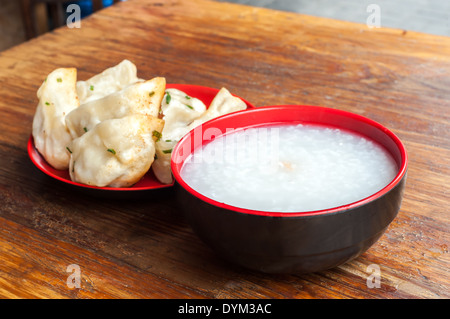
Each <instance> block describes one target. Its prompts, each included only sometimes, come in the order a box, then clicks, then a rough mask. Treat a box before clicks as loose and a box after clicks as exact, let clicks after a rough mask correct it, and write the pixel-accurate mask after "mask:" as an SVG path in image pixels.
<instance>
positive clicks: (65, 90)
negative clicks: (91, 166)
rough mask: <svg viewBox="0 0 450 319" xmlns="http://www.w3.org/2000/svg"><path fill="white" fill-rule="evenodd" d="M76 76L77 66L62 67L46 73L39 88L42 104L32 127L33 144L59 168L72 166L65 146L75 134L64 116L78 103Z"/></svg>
mask: <svg viewBox="0 0 450 319" xmlns="http://www.w3.org/2000/svg"><path fill="white" fill-rule="evenodd" d="M76 80H77V70H76V69H75V68H59V69H56V70H54V71H53V72H51V73H50V74H49V75H48V76H47V79H46V80H45V81H44V83H42V85H41V86H40V88H39V90H38V91H37V97H38V98H39V104H38V106H37V109H36V113H35V115H34V118H33V129H32V135H33V138H34V145H35V147H36V149H37V150H38V151H39V153H40V154H41V155H42V156H43V157H44V158H45V160H46V161H47V163H49V164H50V165H51V166H53V167H54V168H56V169H60V170H64V169H67V168H68V167H69V152H68V151H67V149H66V147H67V145H68V144H69V143H70V142H71V140H72V138H71V136H70V133H69V131H68V130H67V128H66V124H65V117H66V115H67V114H68V113H69V112H70V111H72V110H74V109H76V108H77V107H78V106H79V101H78V97H77V92H76Z"/></svg>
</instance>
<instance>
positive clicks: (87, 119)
mask: <svg viewBox="0 0 450 319" xmlns="http://www.w3.org/2000/svg"><path fill="white" fill-rule="evenodd" d="M165 87H166V80H165V78H162V77H156V78H153V79H151V80H148V81H145V82H139V83H135V84H132V85H129V86H127V87H126V88H124V89H122V90H120V91H117V92H114V93H111V94H109V95H107V96H105V97H103V98H101V99H98V100H94V101H90V102H87V103H84V104H82V105H80V107H78V108H77V109H76V110H73V111H72V112H71V113H70V114H68V115H67V116H66V125H67V128H68V129H69V132H70V134H71V135H72V137H73V138H77V137H79V136H81V135H83V134H84V133H85V132H87V131H89V130H92V129H93V128H94V127H95V125H97V124H98V123H100V122H102V121H104V120H108V119H118V118H121V117H124V116H126V115H130V114H144V115H150V116H154V117H158V113H159V110H160V107H161V101H162V98H163V96H164V89H165Z"/></svg>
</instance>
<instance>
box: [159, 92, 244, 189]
mask: <svg viewBox="0 0 450 319" xmlns="http://www.w3.org/2000/svg"><path fill="white" fill-rule="evenodd" d="M167 91H168V92H169V93H170V94H171V95H174V96H175V97H176V99H175V100H176V101H177V103H174V104H170V103H168V104H167V103H166V105H164V103H165V102H166V101H165V100H166V98H165V99H163V106H161V110H162V111H163V115H164V116H163V119H164V120H165V121H166V125H165V126H164V129H163V133H162V137H161V139H160V140H159V141H158V142H157V143H156V156H157V158H156V159H155V162H154V163H153V165H152V170H153V173H154V174H155V176H156V178H157V179H158V180H159V181H160V182H161V183H164V184H170V183H172V182H173V176H172V171H171V168H170V160H171V155H172V154H171V152H172V149H173V147H175V145H176V144H177V143H178V141H179V140H180V139H181V138H182V137H183V136H184V135H186V134H187V133H188V132H189V131H191V130H193V129H194V128H196V127H197V126H199V125H201V124H202V123H204V122H206V121H208V120H210V119H213V118H216V117H218V116H221V115H224V114H228V113H231V112H234V111H239V110H244V109H246V108H247V105H246V104H245V102H244V101H242V100H241V99H240V98H238V97H235V96H233V95H232V94H231V93H230V92H229V91H228V90H227V89H226V88H222V89H220V90H219V92H217V94H216V96H215V97H214V99H213V100H212V102H211V104H210V106H209V108H208V109H207V110H205V109H203V108H202V107H200V106H199V107H198V108H195V109H194V110H196V111H197V112H196V113H194V112H192V113H188V112H187V110H186V109H187V107H186V105H187V104H185V103H186V102H187V101H191V100H193V98H191V97H188V96H186V94H185V93H183V92H181V91H180V92H181V93H180V92H177V93H176V94H174V93H171V91H169V90H167ZM166 97H167V95H166ZM183 98H184V99H185V100H183ZM170 100H172V99H170ZM199 102H201V101H199ZM201 103H202V102H201ZM202 104H203V103H202ZM190 105H191V107H192V108H193V106H194V104H190ZM181 110H182V111H183V112H181ZM191 111H193V110H191ZM186 114H188V115H191V116H190V117H189V116H187V115H186Z"/></svg>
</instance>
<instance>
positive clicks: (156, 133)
mask: <svg viewBox="0 0 450 319" xmlns="http://www.w3.org/2000/svg"><path fill="white" fill-rule="evenodd" d="M152 135H153V136H154V137H156V141H157V142H158V141H159V140H160V139H161V137H162V134H161V133H160V132H158V131H153V133H152Z"/></svg>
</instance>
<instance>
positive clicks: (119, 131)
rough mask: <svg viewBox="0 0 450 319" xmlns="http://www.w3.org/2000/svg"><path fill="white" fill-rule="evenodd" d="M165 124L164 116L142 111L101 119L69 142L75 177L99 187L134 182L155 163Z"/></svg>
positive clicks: (76, 180) (74, 179)
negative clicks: (157, 147)
mask: <svg viewBox="0 0 450 319" xmlns="http://www.w3.org/2000/svg"><path fill="white" fill-rule="evenodd" d="M163 126H164V121H163V120H161V119H158V118H155V117H152V116H146V115H141V114H132V115H128V116H125V117H123V118H120V119H110V120H105V121H103V122H101V123H99V124H98V125H96V126H95V127H94V128H93V129H92V130H90V131H88V132H87V133H85V134H83V135H82V136H81V137H79V138H76V139H74V140H73V141H72V143H71V144H70V145H69V149H70V151H71V158H70V167H69V173H70V177H71V179H72V180H73V181H75V182H79V183H83V184H87V185H92V186H98V187H129V186H132V185H133V184H135V183H136V182H138V181H139V180H140V179H141V178H142V177H143V176H144V175H145V173H146V172H147V171H148V170H149V168H150V166H151V165H152V162H153V160H154V156H155V140H156V139H157V138H158V136H160V133H161V131H162V129H163Z"/></svg>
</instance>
